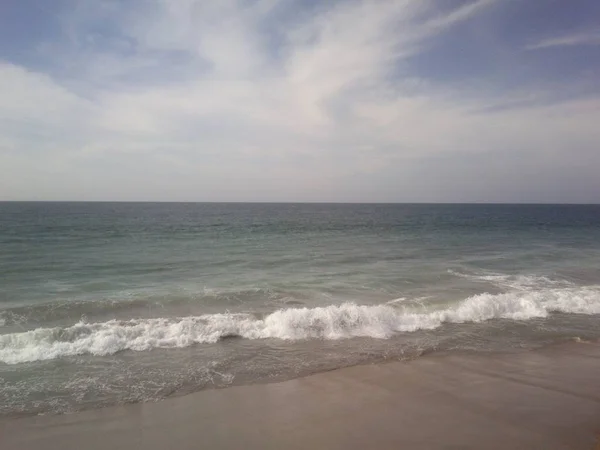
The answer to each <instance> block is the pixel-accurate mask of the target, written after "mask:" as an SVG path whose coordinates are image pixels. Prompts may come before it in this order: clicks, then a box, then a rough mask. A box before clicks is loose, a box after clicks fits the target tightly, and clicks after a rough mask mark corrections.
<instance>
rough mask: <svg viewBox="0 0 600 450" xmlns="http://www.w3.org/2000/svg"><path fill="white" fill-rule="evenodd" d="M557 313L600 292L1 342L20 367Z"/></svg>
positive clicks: (123, 328) (228, 317) (153, 323)
mask: <svg viewBox="0 0 600 450" xmlns="http://www.w3.org/2000/svg"><path fill="white" fill-rule="evenodd" d="M551 312H566V313H578V314H600V286H593V287H579V288H575V287H568V288H565V287H563V288H547V289H539V290H517V291H512V292H508V293H502V294H487V293H486V294H479V295H474V296H471V297H468V298H466V299H465V300H463V301H461V302H458V303H455V304H453V305H449V306H446V307H437V308H435V307H433V306H430V307H425V306H423V307H420V308H414V307H413V308H411V307H408V306H402V305H401V306H396V305H390V304H383V305H357V304H355V303H344V304H341V305H330V306H325V307H317V308H290V309H282V310H279V311H275V312H273V313H272V314H270V315H268V316H266V317H264V318H262V319H261V318H257V317H255V316H253V315H251V314H210V315H203V316H189V317H181V318H157V319H132V320H126V321H120V320H110V321H107V322H99V323H85V322H79V323H77V324H75V325H73V326H69V327H64V328H60V327H57V328H38V329H35V330H31V331H26V332H21V333H12V334H4V335H0V362H4V363H7V364H17V363H23V362H31V361H40V360H49V359H55V358H59V357H62V356H73V355H83V354H92V355H111V354H114V353H116V352H119V351H123V350H133V351H146V350H151V349H154V348H178V347H187V346H190V345H193V344H199V343H215V342H217V341H218V340H220V339H222V338H225V337H233V336H235V337H239V338H243V339H282V340H300V339H344V338H351V337H372V338H379V339H386V338H389V337H391V336H393V335H395V334H397V333H401V332H412V331H416V330H422V329H434V328H437V327H439V326H441V325H442V324H444V323H465V322H482V321H486V320H490V319H500V318H502V319H513V320H527V319H531V318H539V317H546V316H548V314H550V313H551Z"/></svg>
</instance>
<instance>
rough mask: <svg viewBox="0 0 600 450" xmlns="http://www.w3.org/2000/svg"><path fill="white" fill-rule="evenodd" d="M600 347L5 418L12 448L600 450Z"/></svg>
mask: <svg viewBox="0 0 600 450" xmlns="http://www.w3.org/2000/svg"><path fill="white" fill-rule="evenodd" d="M599 437H600V344H598V343H569V344H563V345H558V346H552V347H547V348H545V349H542V350H536V351H524V352H518V353H510V354H493V355H491V354H489V355H481V354H447V355H440V354H434V355H429V356H425V357H421V358H419V359H417V360H414V361H410V362H406V361H404V362H391V363H385V364H374V365H367V366H357V367H351V368H346V369H341V370H336V371H332V372H327V373H321V374H316V375H313V376H309V377H305V378H301V379H295V380H291V381H286V382H281V383H273V384H260V385H250V386H238V387H231V388H227V389H221V390H210V391H203V392H199V393H196V394H191V395H187V396H184V397H176V398H171V399H168V400H165V401H162V402H158V403H145V404H137V405H126V406H119V407H110V408H105V409H100V410H92V411H85V412H81V413H76V414H70V415H63V416H36V417H25V418H18V419H3V420H1V421H0V449H2V450H25V449H31V450H38V449H49V450H59V449H60V450H69V449H78V450H93V449H146V450H154V449H156V450H158V449H528V450H530V449H544V450H551V449H569V450H574V449H582V450H583V449H585V450H592V449H596V448H598V449H600V445H599V443H600V440H599Z"/></svg>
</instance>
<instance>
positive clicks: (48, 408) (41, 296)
mask: <svg viewBox="0 0 600 450" xmlns="http://www.w3.org/2000/svg"><path fill="white" fill-rule="evenodd" d="M598 314H600V207H599V206H554V205H544V206H542V205H540V206H533V205H519V206H517V205H325V204H322V205H316V204H279V205H278V204H173V203H167V204H154V203H0V413H1V414H31V413H40V412H68V411H74V410H79V409H84V408H91V407H99V406H104V405H109V404H115V403H124V402H135V401H144V400H154V399H159V398H163V397H165V396H169V395H179V394H185V393H187V392H192V391H195V390H199V389H204V388H210V387H224V386H228V385H231V384H242V383H250V382H263V381H269V380H279V379H285V378H291V377H296V376H302V375H305V374H308V373H313V372H317V371H321V370H329V369H331V368H335V367H342V366H347V365H352V364H359V363H365V362H369V361H380V360H383V359H399V358H412V357H417V356H419V355H421V354H423V353H427V352H431V351H513V350H516V349H523V348H524V349H527V348H532V347H536V346H540V345H546V344H550V343H553V342H560V341H563V340H566V339H573V338H581V339H596V338H598V337H599V336H600V326H599V322H598V318H599V316H598Z"/></svg>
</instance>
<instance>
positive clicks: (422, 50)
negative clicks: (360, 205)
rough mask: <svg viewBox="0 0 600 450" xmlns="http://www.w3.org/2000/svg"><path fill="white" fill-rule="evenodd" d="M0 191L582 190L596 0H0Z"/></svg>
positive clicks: (577, 195)
mask: <svg viewBox="0 0 600 450" xmlns="http://www.w3.org/2000/svg"><path fill="white" fill-rule="evenodd" d="M0 86H1V88H0V89H1V92H0V94H1V95H0V200H149V201H153V200H155V201H324V202H332V201H334V202H335V201H340V202H574V203H598V202H600V175H599V174H600V2H599V1H597V0H569V1H567V0H398V1H395V0H380V1H360V0H343V1H342V0H340V1H331V2H320V1H316V0H310V1H291V0H256V1H251V0H237V1H236V0H223V1H218V2H216V1H215V2H209V1H194V0H148V1H126V0H120V1H119V0H80V1H74V0H73V1H67V0H56V1H51V2H50V1H45V0H4V1H3V2H1V4H0Z"/></svg>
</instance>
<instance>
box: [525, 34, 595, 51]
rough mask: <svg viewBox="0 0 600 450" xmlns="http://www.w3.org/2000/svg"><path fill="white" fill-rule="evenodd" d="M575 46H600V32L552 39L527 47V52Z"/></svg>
mask: <svg viewBox="0 0 600 450" xmlns="http://www.w3.org/2000/svg"><path fill="white" fill-rule="evenodd" d="M575 45H600V32H598V31H591V32H583V33H575V34H569V35H565V36H558V37H550V38H546V39H542V40H540V41H539V42H535V43H533V44H530V45H528V46H527V47H525V48H526V49H527V50H540V49H546V48H554V47H572V46H575Z"/></svg>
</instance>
